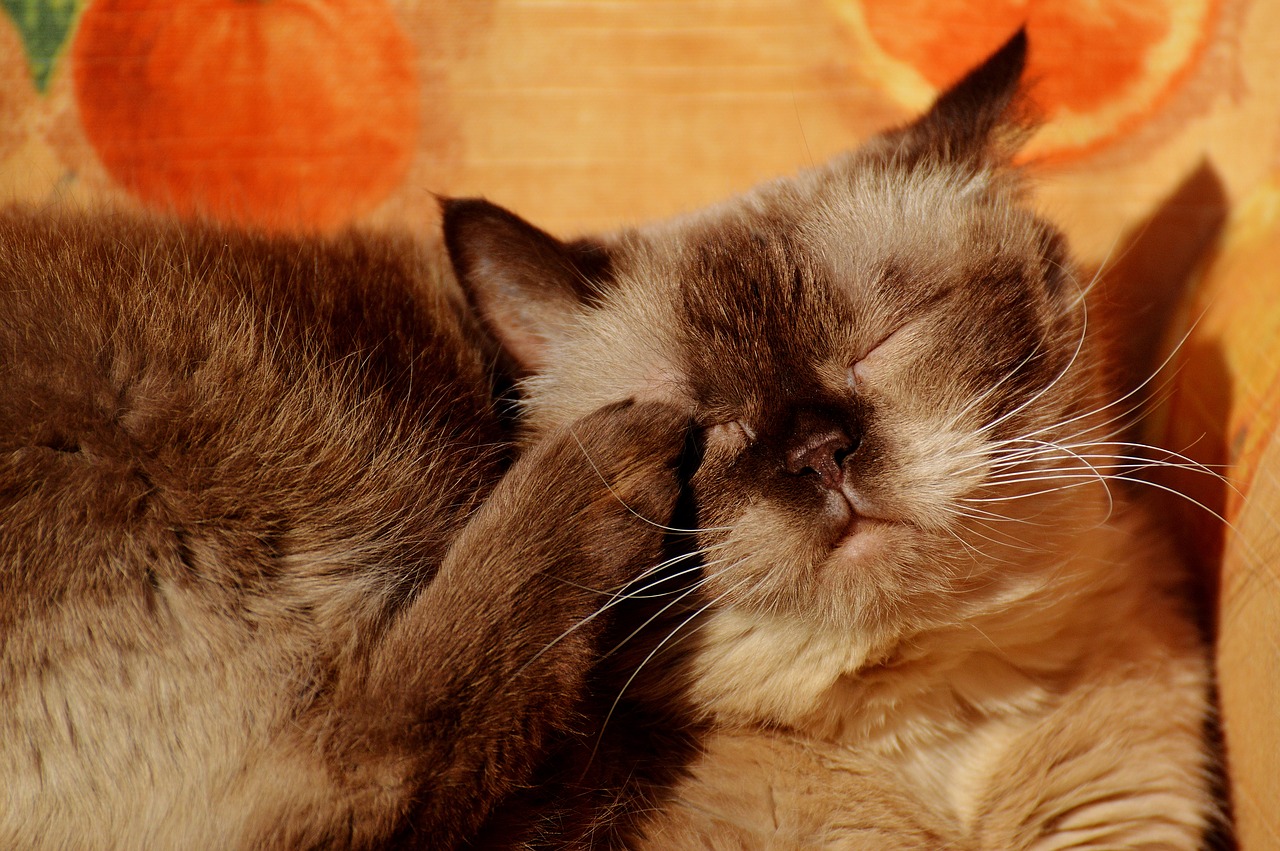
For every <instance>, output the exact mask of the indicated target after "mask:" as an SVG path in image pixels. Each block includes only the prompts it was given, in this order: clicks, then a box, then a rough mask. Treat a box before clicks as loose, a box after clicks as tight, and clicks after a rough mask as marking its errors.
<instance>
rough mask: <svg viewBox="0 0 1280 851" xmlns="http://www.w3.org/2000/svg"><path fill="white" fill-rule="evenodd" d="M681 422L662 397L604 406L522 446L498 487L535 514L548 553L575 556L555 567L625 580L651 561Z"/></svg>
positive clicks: (679, 458)
mask: <svg viewBox="0 0 1280 851" xmlns="http://www.w3.org/2000/svg"><path fill="white" fill-rule="evenodd" d="M690 425H691V420H690V417H689V415H688V413H687V412H684V411H681V410H680V409H678V408H676V407H674V406H672V405H667V404H664V403H659V402H635V401H626V402H619V403H616V404H612V405H607V406H605V407H603V408H600V409H599V410H597V411H594V412H593V413H591V414H588V415H587V416H585V417H582V418H581V419H579V420H577V421H575V422H573V423H571V424H570V425H568V426H564V427H562V428H560V429H557V430H556V431H554V432H552V433H550V434H549V435H547V436H546V437H544V438H542V439H541V440H539V441H538V442H537V443H535V444H534V445H532V446H531V447H529V449H528V450H526V452H525V453H524V455H523V457H522V458H521V459H520V460H519V462H517V464H516V466H515V467H513V468H512V470H511V472H510V473H509V474H508V477H507V481H506V482H504V486H505V487H504V490H506V491H507V493H508V495H512V496H514V497H515V498H516V499H518V500H519V501H520V502H522V503H524V505H525V507H526V510H527V511H528V512H529V513H530V514H531V515H533V516H536V517H537V518H538V520H539V521H540V528H539V532H538V533H537V534H538V535H539V536H540V537H541V538H542V539H543V544H544V546H545V547H546V549H547V550H548V551H551V552H559V553H564V554H568V553H577V556H576V557H575V558H574V559H572V560H573V561H575V562H577V565H576V567H572V568H571V567H568V566H567V565H566V566H562V567H561V568H560V569H561V570H568V571H569V573H579V572H580V573H581V575H580V577H579V578H580V579H581V581H583V582H587V583H589V584H591V585H593V586H598V585H599V583H601V582H605V581H608V582H618V581H627V580H629V579H630V578H631V577H632V576H634V575H636V574H638V573H639V572H641V571H643V570H644V569H645V568H647V567H650V566H652V564H653V563H654V561H655V560H656V559H658V558H660V555H661V547H662V540H663V537H664V535H665V534H666V532H667V529H668V527H669V525H670V521H671V517H672V514H673V513H674V511H675V506H676V500H677V499H678V498H679V495H680V486H681V483H680V470H681V466H682V464H683V463H684V460H685V453H686V444H687V440H688V434H689V428H690Z"/></svg>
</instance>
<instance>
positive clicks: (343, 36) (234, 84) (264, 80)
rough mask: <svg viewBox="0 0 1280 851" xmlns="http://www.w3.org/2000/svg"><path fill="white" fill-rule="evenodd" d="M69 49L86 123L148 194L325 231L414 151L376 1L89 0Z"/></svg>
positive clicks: (410, 109) (393, 28)
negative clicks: (92, 0) (176, 1)
mask: <svg viewBox="0 0 1280 851" xmlns="http://www.w3.org/2000/svg"><path fill="white" fill-rule="evenodd" d="M71 61H72V63H73V82H74V90H75V97H76V102H77V104H78V107H79V111H80V117H81V121H82V123H83V126H84V130H85V134H86V136H87V137H88V138H89V140H90V142H91V143H92V144H93V146H94V149H95V150H96V152H97V154H98V156H99V158H100V159H101V161H102V163H103V165H104V166H105V167H106V169H107V171H108V172H109V173H110V175H111V176H112V177H113V178H114V179H115V180H116V181H118V182H119V183H120V184H121V185H122V186H124V187H125V188H126V189H127V190H128V191H129V192H131V193H132V194H133V195H134V196H136V197H137V198H138V199H139V200H141V201H142V202H143V203H145V204H146V205H148V206H150V207H153V208H158V209H164V210H170V211H173V212H176V213H178V214H181V215H202V216H209V217H212V218H216V219H220V220H223V221H231V222H236V223H240V224H247V225H251V226H256V227H263V228H268V229H275V230H279V229H302V230H327V229H332V228H335V227H338V226H341V225H343V224H345V223H347V222H349V221H351V220H352V219H354V218H356V217H358V216H360V215H361V214H364V213H367V212H369V211H370V210H372V209H373V208H374V207H375V206H377V204H378V203H380V202H381V201H382V200H383V199H384V198H385V197H386V196H387V195H388V194H389V193H390V191H391V190H392V189H394V188H395V187H396V186H397V184H399V183H400V182H401V181H402V180H403V179H404V175H405V173H406V172H407V170H408V166H409V163H410V160H411V157H412V155H413V151H414V147H415V138H416V135H417V125H418V87H417V82H416V75H415V73H414V62H413V50H412V47H411V46H410V44H409V42H408V40H407V38H406V37H405V35H404V33H403V32H402V31H401V30H400V28H399V25H398V23H397V21H396V19H395V16H394V15H393V13H392V12H391V10H390V9H389V8H388V7H387V6H386V5H385V4H384V3H382V2H380V0H182V2H179V3H175V2H172V0H94V2H92V3H90V5H88V6H87V7H86V8H85V10H84V12H83V14H82V16H81V19H80V24H79V30H78V31H77V33H76V35H75V37H74V41H73V43H72V48H71Z"/></svg>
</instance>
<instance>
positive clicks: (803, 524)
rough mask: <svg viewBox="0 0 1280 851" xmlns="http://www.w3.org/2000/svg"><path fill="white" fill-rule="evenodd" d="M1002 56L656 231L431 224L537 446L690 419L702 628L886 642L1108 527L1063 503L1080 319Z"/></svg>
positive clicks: (481, 221) (1086, 393)
mask: <svg viewBox="0 0 1280 851" xmlns="http://www.w3.org/2000/svg"><path fill="white" fill-rule="evenodd" d="M1024 56H1025V39H1024V37H1023V36H1022V35H1021V34H1019V35H1018V36H1017V37H1015V38H1014V39H1013V40H1011V41H1010V42H1009V43H1008V44H1007V45H1006V46H1005V47H1004V48H1002V49H1001V50H1000V51H999V52H997V53H996V54H995V55H993V56H992V57H991V58H990V59H989V60H988V61H987V62H986V63H985V64H983V65H982V66H981V67H979V68H978V69H977V70H975V71H974V72H972V73H971V74H970V75H969V76H967V77H966V78H965V79H963V80H962V81H961V82H960V83H958V84H957V85H956V86H955V87H953V88H952V89H950V90H949V91H947V92H946V93H944V94H943V95H942V96H941V97H940V98H939V99H938V100H937V102H936V103H935V105H934V106H933V107H932V109H931V110H930V111H929V112H928V113H927V114H925V115H924V116H923V117H921V118H920V119H919V120H917V121H916V122H914V123H912V124H910V125H908V126H906V127H903V128H900V129H897V130H894V131H891V132H888V133H886V134H884V135H882V136H879V137H877V138H875V139H873V140H871V141H870V142H869V143H868V144H866V145H865V146H863V147H862V148H861V149H859V150H856V151H854V152H852V153H850V154H847V155H845V156H842V157H839V158H837V159H835V160H833V161H832V162H829V163H827V164H825V165H823V166H820V167H818V168H814V169H812V170H809V171H806V172H803V173H801V174H799V175H798V176H796V177H793V178H789V179H783V180H779V181H776V182H773V183H769V184H766V185H763V186H760V187H758V188H756V189H755V190H753V191H751V192H749V193H747V194H746V195H744V196H742V197H739V198H735V199H733V200H731V201H728V202H726V203H723V204H720V205H718V206H715V207H712V208H710V209H707V210H704V211H701V212H698V213H695V214H692V215H688V216H685V217H682V218H678V219H676V220H673V221H670V222H665V223H660V224H657V225H653V226H647V227H641V228H636V229H632V230H627V231H624V232H621V233H617V234H613V235H608V236H604V237H599V238H591V239H583V240H578V241H574V242H561V241H559V240H557V239H555V238H553V237H551V236H550V235H548V234H546V233H544V232H542V231H540V230H538V229H537V228H535V227H534V226H532V225H530V224H528V223H526V222H524V221H522V220H521V219H519V218H517V217H516V216H514V215H513V214H511V213H509V212H507V211H505V210H503V209H501V208H499V207H496V206H494V205H492V204H489V203H487V202H484V201H480V200H457V201H447V202H445V206H444V212H445V216H444V228H445V237H446V242H447V245H448V249H449V252H450V256H451V258H452V260H453V262H454V264H455V268H456V270H457V273H458V276H459V278H460V280H461V281H462V282H463V284H464V286H465V287H466V289H467V290H468V291H469V293H470V295H471V298H472V299H473V302H474V304H475V306H476V307H477V309H478V310H479V312H480V313H481V314H482V315H483V316H484V317H486V320H487V322H488V323H489V326H490V327H491V329H492V330H493V332H494V333H495V334H496V335H497V336H498V337H499V338H500V339H501V340H502V342H503V344H504V347H505V349H506V351H507V352H508V353H509V355H510V357H511V360H512V365H513V368H514V369H516V370H517V371H518V372H519V373H520V374H521V376H522V388H523V394H524V398H525V402H526V413H527V422H528V425H529V428H530V430H531V431H532V432H533V433H534V434H537V433H540V432H542V431H544V430H546V429H547V428H550V427H552V426H555V425H557V424H562V423H567V422H570V421H572V420H574V419H575V418H577V417H579V416H581V415H583V414H586V413H588V412H590V411H591V410H593V409H595V408H597V407H599V406H601V405H604V404H606V403H609V402H613V401H616V400H620V399H625V398H628V397H654V398H662V399H666V400H669V401H671V402H674V403H676V404H679V405H683V406H685V407H687V408H688V409H689V410H690V411H691V413H692V415H693V417H694V419H695V421H696V423H697V425H698V428H699V430H700V434H701V436H702V438H703V447H704V448H703V452H704V455H703V458H702V461H701V464H700V466H699V468H698V470H697V472H696V474H695V475H694V476H693V479H692V482H691V487H692V491H693V497H694V502H695V504H696V509H697V521H698V525H699V527H700V528H701V529H702V531H701V532H700V534H699V536H698V537H699V545H700V546H701V548H702V550H703V551H704V553H705V558H706V576H707V583H706V593H707V595H708V598H709V599H713V600H715V601H716V603H715V605H717V606H722V607H736V608H740V609H743V610H759V611H769V612H773V613H785V614H787V615H788V616H795V617H798V618H804V619H811V620H815V621H816V622H820V623H824V624H827V625H832V626H835V627H837V628H840V629H855V630H859V631H860V632H862V633H864V634H874V635H879V636H884V637H886V639H889V638H892V637H893V636H902V635H905V634H908V633H910V632H912V631H913V630H919V629H922V628H928V627H929V626H930V625H933V624H939V623H947V622H951V621H954V620H955V619H957V618H960V617H963V616H964V613H965V611H966V610H967V609H969V608H971V607H973V606H981V605H995V603H994V602H993V601H995V600H997V599H999V597H1000V595H1001V594H1003V593H1006V592H1007V591H1008V588H1009V586H1010V585H1011V584H1016V583H1020V582H1022V583H1026V582H1035V581H1037V577H1036V575H1035V574H1036V573H1037V571H1047V570H1050V569H1052V568H1051V567H1050V565H1051V563H1052V562H1053V561H1054V552H1055V547H1057V546H1059V545H1060V544H1062V543H1063V542H1065V541H1067V540H1069V539H1070V537H1071V536H1073V535H1078V534H1079V533H1080V531H1081V529H1082V528H1084V524H1086V523H1088V522H1097V519H1098V512H1099V511H1100V510H1102V509H1101V508H1100V507H1099V506H1102V508H1105V505H1104V503H1105V499H1104V498H1103V497H1100V496H1099V491H1100V489H1099V488H1097V487H1087V486H1086V487H1073V485H1078V484H1081V483H1083V482H1088V481H1093V473H1092V472H1091V471H1090V469H1089V466H1088V463H1087V459H1083V458H1080V457H1078V456H1082V455H1085V454H1089V453H1088V452H1087V451H1086V450H1084V449H1080V448H1073V446H1074V445H1076V444H1080V443H1081V442H1082V441H1083V440H1084V438H1085V436H1088V435H1089V434H1090V433H1091V432H1093V431H1094V430H1096V428H1098V427H1100V422H1101V420H1104V419H1105V417H1104V416H1103V415H1102V414H1100V413H1098V412H1097V409H1098V408H1099V407H1100V404H1101V402H1100V396H1099V380H1098V375H1097V367H1096V364H1095V362H1094V355H1093V353H1092V349H1091V344H1090V343H1089V341H1088V335H1087V334H1086V328H1085V315H1084V311H1083V304H1082V293H1081V290H1080V287H1079V286H1078V284H1077V283H1076V281H1075V279H1074V277H1073V276H1072V274H1071V271H1070V267H1069V261H1068V258H1067V256H1066V250H1065V246H1064V240H1063V239H1062V237H1061V236H1060V234H1059V233H1058V232H1057V231H1056V230H1054V228H1053V227H1051V226H1050V225H1049V224H1047V223H1046V222H1044V221H1042V220H1041V219H1040V218H1038V217H1037V216H1036V215H1035V214H1033V213H1032V212H1031V211H1030V210H1029V209H1027V207H1026V206H1025V204H1024V203H1023V198H1022V189H1021V186H1020V181H1019V177H1018V174H1017V171H1016V169H1014V168H1013V167H1012V166H1011V165H1010V163H1009V160H1010V157H1011V156H1012V154H1013V153H1014V152H1015V149H1016V144H1017V142H1018V141H1019V140H1020V138H1021V137H1022V136H1023V135H1024V134H1025V130H1026V125H1025V123H1024V122H1023V121H1022V117H1021V107H1020V103H1021V101H1020V100H1019V98H1018V97H1017V94H1018V86H1019V77H1020V75H1021V70H1022V66H1023V60H1024ZM1064 471H1065V472H1064ZM1055 476H1056V477H1059V478H1058V479H1056V480H1055V479H1053V477H1055ZM1059 484H1062V485H1067V487H1059V486H1058V485H1059ZM1028 530H1030V531H1028ZM1029 541H1033V542H1034V543H1029ZM1029 550H1034V551H1035V552H1036V553H1037V554H1038V555H1037V557H1034V558H1033V557H1029V556H1028V551H1029Z"/></svg>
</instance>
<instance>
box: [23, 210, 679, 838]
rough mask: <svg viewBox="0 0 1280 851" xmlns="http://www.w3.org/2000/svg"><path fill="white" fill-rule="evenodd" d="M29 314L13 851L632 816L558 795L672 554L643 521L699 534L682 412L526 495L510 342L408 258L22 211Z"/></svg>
mask: <svg viewBox="0 0 1280 851" xmlns="http://www.w3.org/2000/svg"><path fill="white" fill-rule="evenodd" d="M0 299H2V305H0V312H2V314H3V323H2V324H0V398H3V399H4V400H5V403H4V405H3V406H0V518H3V520H2V521H0V635H2V636H3V638H2V639H0V640H2V645H0V646H3V653H2V655H0V665H2V666H3V667H2V668H0V670H2V672H3V675H2V676H0V706H3V711H0V742H2V743H3V744H0V754H3V757H2V758H0V784H2V785H3V786H4V787H5V789H6V795H5V799H6V801H7V803H6V804H3V805H0V844H4V845H5V846H6V847H32V846H38V845H40V844H41V843H46V844H48V845H50V846H52V847H69V846H74V847H83V848H90V847H95V846H100V847H142V846H147V847H166V846H170V847H201V846H204V847H231V846H239V847H245V848H269V847H276V848H286V847H288V848H292V847H317V846H323V847H374V846H378V845H382V844H385V843H387V842H392V843H393V844H397V845H399V844H404V845H408V846H420V847H428V848H448V847H454V846H456V845H458V844H459V843H461V842H462V841H463V840H464V839H465V838H466V837H470V836H474V835H475V834H476V832H477V831H479V830H480V829H481V827H482V825H487V826H486V827H485V830H487V831H488V832H489V833H490V834H491V835H493V836H495V837H500V836H506V837H507V838H508V839H511V840H513V841H514V838H516V837H525V836H537V835H539V834H542V833H546V828H545V826H544V824H543V822H544V821H545V819H546V818H547V817H548V815H550V814H552V813H554V812H556V811H561V810H562V811H563V813H564V815H563V816H562V817H561V818H562V820H563V822H564V826H565V828H566V829H567V828H569V827H574V826H575V825H576V829H577V830H583V829H585V827H584V826H585V825H587V824H589V823H590V822H591V821H592V818H591V815H590V810H591V808H592V807H595V806H603V805H605V804H612V803H613V802H612V801H609V800H596V799H597V798H603V797H604V796H605V795H606V792H605V791H604V790H608V789H609V788H610V786H609V783H610V782H612V778H607V777H604V776H596V777H594V778H593V779H594V780H595V781H597V782H596V783H595V785H594V786H592V787H589V788H588V790H587V791H584V792H580V793H577V794H576V797H575V796H574V795H570V794H569V793H568V792H567V791H565V790H566V789H567V788H568V787H570V786H572V785H573V784H576V783H578V781H579V780H581V776H580V775H581V772H579V773H578V774H572V772H570V771H568V768H562V770H561V771H560V774H559V775H556V774H555V771H556V769H555V766H556V765H562V766H568V765H570V764H571V763H572V762H573V761H574V760H575V759H576V760H577V761H578V762H579V763H585V759H583V758H582V757H572V756H571V755H572V753H573V752H575V749H576V750H577V751H583V752H585V751H586V750H588V749H589V748H591V747H592V746H593V745H594V739H592V738H590V734H592V733H594V732H596V728H597V727H598V726H599V722H598V720H597V721H596V722H591V721H590V719H591V718H592V717H602V715H603V713H602V710H601V709H600V708H599V707H593V706H592V705H589V704H588V703H587V702H586V700H587V698H586V695H585V691H584V687H585V686H586V684H587V683H588V682H589V680H590V679H591V678H593V677H595V678H599V677H606V676H607V671H606V670H605V669H602V668H600V669H598V668H597V666H596V665H595V662H596V659H597V657H598V655H599V653H600V648H599V645H600V644H601V643H603V642H606V641H609V640H615V641H616V636H615V637H614V638H613V639H611V638H610V635H611V633H609V632H608V631H607V630H606V624H608V623H609V621H610V615H609V614H606V615H603V616H601V617H599V618H597V619H595V620H594V621H592V622H590V623H588V624H586V625H584V626H581V627H580V628H578V629H576V630H574V631H572V632H570V633H569V634H568V635H567V636H566V637H564V638H563V640H559V641H557V638H559V637H560V636H561V635H562V633H565V632H566V631H569V630H570V628H571V627H574V626H576V625H578V624H579V622H581V621H583V620H584V619H585V618H586V617H587V615H589V614H591V613H592V612H594V611H595V610H596V609H597V608H598V607H599V606H600V605H601V603H602V601H603V600H606V599H608V597H607V594H608V593H609V592H611V591H613V590H616V589H617V588H618V587H619V586H620V585H621V584H623V583H625V582H626V581H628V580H629V579H630V578H631V577H632V576H633V575H635V574H636V573H638V572H639V571H640V570H642V569H643V568H645V567H646V566H650V565H652V564H654V563H656V561H657V560H658V559H659V557H660V551H661V545H662V538H663V534H662V531H661V529H660V528H658V527H656V526H653V525H646V524H645V523H644V522H641V521H640V520H638V519H637V518H636V516H633V515H632V514H630V513H629V510H634V511H635V512H637V514H638V515H643V516H646V517H651V518H655V519H656V521H659V522H660V521H663V520H665V519H666V518H668V517H669V516H670V515H671V511H672V506H673V504H674V500H675V497H676V478H675V472H674V467H675V465H676V463H677V460H678V457H679V455H680V453H681V451H682V449H683V443H684V436H683V421H682V415H680V414H679V413H678V412H672V410H671V409H668V408H664V407H660V406H655V405H648V406H643V407H635V406H625V405H624V406H621V407H619V406H614V407H613V408H611V409H609V410H606V411H603V412H600V413H598V414H596V415H595V416H593V417H591V418H588V419H587V420H585V421H583V422H581V423H579V424H577V425H576V426H574V427H573V428H572V429H571V430H564V431H563V432H562V433H561V434H560V435H559V436H557V437H556V438H553V439H551V440H548V441H544V442H542V443H540V444H539V445H538V446H536V447H533V448H532V449H531V450H530V452H529V453H528V454H527V456H526V457H525V459H524V460H522V461H521V462H520V463H518V464H516V465H515V466H514V467H513V468H511V469H510V472H508V473H506V475H505V478H503V474H504V470H506V468H507V466H508V464H509V460H508V459H509V451H508V449H507V437H506V434H505V429H504V425H503V422H502V420H501V418H500V417H499V416H498V414H497V412H496V408H495V402H494V400H493V398H492V395H491V386H490V385H491V378H490V375H489V371H488V363H489V361H490V360H491V359H492V358H493V357H494V351H493V348H492V346H491V345H490V344H488V343H486V342H484V340H485V338H484V336H483V335H482V334H479V333H478V332H477V330H476V328H475V327H474V326H473V325H472V323H471V321H470V319H469V317H468V313H467V311H466V309H465V306H464V304H463V299H462V297H461V295H460V293H459V292H458V291H457V290H456V287H455V286H454V284H453V283H452V278H451V277H450V276H449V274H448V273H447V271H445V270H444V269H443V268H442V264H441V262H440V252H439V251H438V250H431V249H430V248H422V247H419V246H415V245H413V244H411V243H408V242H406V241H397V240H395V239H391V238H382V237H371V236H360V235H349V236H345V237H342V238H338V239H335V240H332V241H319V240H267V239H263V238H257V237H252V236H246V235H244V234H239V233H234V232H229V231H224V230H219V229H213V228H205V227H200V226H177V225H173V224H166V223H160V222H153V221H148V220H138V219H135V218H131V217H124V216H116V215H74V214H65V215H59V214H47V213H31V212H21V211H10V212H7V213H5V214H3V217H0ZM500 480H501V484H498V483H499V481H500ZM495 485H497V488H496V490H495V489H494V487H495ZM624 502H625V503H626V505H627V506H629V507H630V508H629V509H628V508H627V507H625V506H624V505H623V503H624ZM628 629H629V627H628ZM593 671H596V673H593ZM624 709H625V707H624ZM648 711H653V710H648ZM632 720H634V719H632ZM619 723H623V722H622V721H621V720H619ZM665 726H666V727H667V728H669V727H670V726H671V725H670V724H667V725H665ZM662 735H669V734H667V733H663V734H662ZM579 740H581V743H580V744H574V742H576V741H579ZM121 741H123V742H126V743H127V744H121ZM678 744H679V743H678V742H677V741H676V740H674V739H673V740H670V741H669V742H667V743H666V744H665V745H664V746H663V747H662V750H663V751H666V752H670V753H673V754H674V753H677V752H678V748H677V745H678ZM606 752H607V747H606ZM557 754H559V756H557ZM615 756H616V755H615ZM675 761H676V760H675V759H674V757H673V759H672V762H675ZM224 762H225V763H226V764H222V763H224ZM210 763H212V764H210ZM656 770H657V769H656V768H655V769H652V770H650V771H649V772H648V774H649V775H652V774H654V771H656ZM202 772H207V773H206V774H204V775H203V776H202ZM596 773H597V775H599V774H600V772H599V769H597V772H596ZM646 778H647V775H646V773H645V772H643V771H642V772H640V774H639V776H636V777H634V778H631V781H630V782H631V787H630V788H631V790H632V791H635V790H636V789H638V788H639V787H640V786H642V785H643V783H644V781H645V780H646ZM627 779H628V778H627V774H626V773H622V776H621V778H620V779H619V780H618V782H619V783H621V782H624V781H626V780H627ZM534 781H540V782H541V784H542V785H543V786H544V787H549V786H551V785H552V784H553V783H555V784H556V785H555V788H558V789H560V790H561V793H560V795H561V797H560V799H558V800H555V801H554V805H555V806H554V807H543V806H539V807H529V806H526V807H521V806H518V805H517V803H516V802H515V801H514V799H511V796H512V795H513V794H517V793H518V794H519V795H525V794H526V793H525V792H523V791H521V790H522V789H524V788H525V787H527V786H529V785H530V784H531V782H534ZM184 784H185V785H186V786H187V787H188V788H184V789H180V788H178V787H179V786H181V785H184ZM593 789H598V790H601V791H591V790H593ZM615 794H616V792H615ZM543 803H544V804H545V802H543ZM495 807H496V808H497V809H496V810H495ZM579 814H580V815H579ZM117 831H118V832H119V834H118V835H113V832H117Z"/></svg>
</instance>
